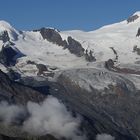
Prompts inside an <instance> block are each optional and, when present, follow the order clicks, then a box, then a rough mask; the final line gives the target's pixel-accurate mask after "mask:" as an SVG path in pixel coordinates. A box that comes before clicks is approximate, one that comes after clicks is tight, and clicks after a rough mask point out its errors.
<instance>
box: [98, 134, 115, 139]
mask: <svg viewBox="0 0 140 140" xmlns="http://www.w3.org/2000/svg"><path fill="white" fill-rule="evenodd" d="M96 140H115V138H114V137H113V136H111V135H109V134H98V135H97V136H96Z"/></svg>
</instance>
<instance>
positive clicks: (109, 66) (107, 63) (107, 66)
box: [105, 59, 114, 70]
mask: <svg viewBox="0 0 140 140" xmlns="http://www.w3.org/2000/svg"><path fill="white" fill-rule="evenodd" d="M113 67H114V61H113V60H112V59H109V60H108V61H106V62H105V68H107V69H109V70H110V69H112V68H113Z"/></svg>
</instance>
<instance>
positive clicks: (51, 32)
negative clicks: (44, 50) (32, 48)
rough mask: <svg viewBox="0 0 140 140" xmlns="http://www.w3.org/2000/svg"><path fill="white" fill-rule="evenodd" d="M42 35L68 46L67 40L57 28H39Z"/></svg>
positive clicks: (53, 41)
mask: <svg viewBox="0 0 140 140" xmlns="http://www.w3.org/2000/svg"><path fill="white" fill-rule="evenodd" d="M36 31H40V33H41V35H42V37H43V38H44V39H47V40H48V41H50V42H52V43H54V44H57V45H59V46H66V45H67V42H66V41H65V40H64V41H63V40H62V38H61V36H60V34H59V33H58V32H57V31H56V30H55V29H50V28H41V29H39V30H36Z"/></svg>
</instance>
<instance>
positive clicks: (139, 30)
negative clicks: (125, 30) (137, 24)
mask: <svg viewBox="0 0 140 140" xmlns="http://www.w3.org/2000/svg"><path fill="white" fill-rule="evenodd" d="M139 36H140V28H138V32H137V34H136V37H139Z"/></svg>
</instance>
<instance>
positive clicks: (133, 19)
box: [127, 15, 139, 23]
mask: <svg viewBox="0 0 140 140" xmlns="http://www.w3.org/2000/svg"><path fill="white" fill-rule="evenodd" d="M138 18H139V16H138V15H133V16H131V17H129V18H128V19H127V23H131V22H134V21H135V20H136V19H138Z"/></svg>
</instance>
